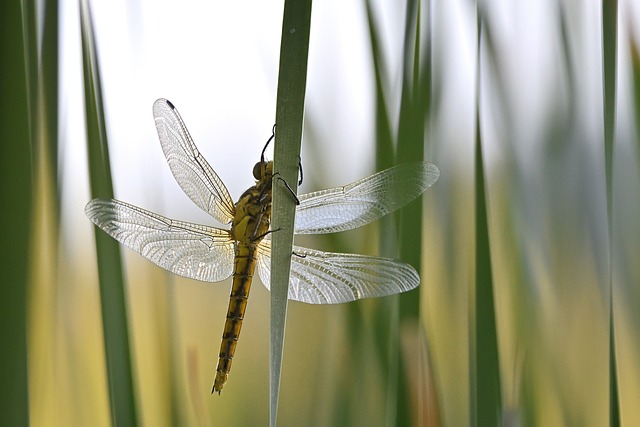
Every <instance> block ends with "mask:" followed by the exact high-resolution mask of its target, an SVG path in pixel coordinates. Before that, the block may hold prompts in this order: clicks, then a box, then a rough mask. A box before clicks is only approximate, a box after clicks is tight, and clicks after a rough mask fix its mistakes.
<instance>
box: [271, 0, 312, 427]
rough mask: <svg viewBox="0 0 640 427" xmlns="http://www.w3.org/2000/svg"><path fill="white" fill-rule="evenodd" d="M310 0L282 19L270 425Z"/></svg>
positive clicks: (291, 5) (288, 7)
mask: <svg viewBox="0 0 640 427" xmlns="http://www.w3.org/2000/svg"><path fill="white" fill-rule="evenodd" d="M310 24H311V0H301V1H300V0H299V1H296V0H287V1H286V2H285V4H284V16H283V20H282V40H281V42H280V71H279V75H278V94H277V104H276V138H275V139H276V140H275V146H274V155H273V157H274V169H275V172H276V173H277V174H278V175H277V178H276V179H274V185H273V215H272V218H273V221H272V227H271V228H272V230H277V231H276V232H275V233H273V237H272V240H273V245H272V247H273V253H272V258H271V348H270V355H271V357H270V372H271V378H270V384H271V387H270V414H271V415H270V425H271V426H275V425H276V419H277V412H278V395H279V390H280V371H281V366H282V353H283V348H284V328H285V322H286V315H287V295H288V289H289V271H290V268H291V253H292V245H293V224H294V216H295V208H296V205H295V202H294V201H295V198H294V195H293V194H291V192H292V191H293V192H296V190H297V186H298V166H299V161H300V144H301V140H302V119H303V114H304V98H305V89H306V83H307V59H308V52H309V30H310Z"/></svg>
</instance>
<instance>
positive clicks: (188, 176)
mask: <svg viewBox="0 0 640 427" xmlns="http://www.w3.org/2000/svg"><path fill="white" fill-rule="evenodd" d="M153 117H154V118H155V121H156V129H157V130H158V137H160V144H161V145H162V151H163V152H164V155H165V157H166V158H167V163H169V167H170V168H171V172H172V173H173V176H174V177H175V179H176V181H178V184H179V185H180V187H181V188H182V190H183V191H184V192H185V193H186V194H187V196H189V198H191V200H193V202H194V203H195V204H196V205H198V206H199V207H200V208H201V209H202V210H204V211H205V212H209V214H211V216H213V217H214V218H215V219H216V220H217V221H219V222H220V223H221V224H228V223H229V222H231V219H232V218H233V212H234V204H233V199H231V196H230V195H229V191H228V190H227V187H225V185H224V183H223V182H222V180H221V179H220V177H218V175H217V174H216V173H215V172H214V170H213V169H212V168H211V166H210V165H209V163H208V162H207V160H206V159H205V158H204V157H203V156H202V154H200V152H199V151H198V148H197V147H196V145H195V144H194V143H193V139H191V135H189V131H188V130H187V127H186V125H185V124H184V122H183V121H182V118H181V117H180V114H178V110H176V108H175V107H174V106H173V104H172V103H171V102H169V101H168V100H166V99H158V100H157V101H156V102H155V103H154V104H153Z"/></svg>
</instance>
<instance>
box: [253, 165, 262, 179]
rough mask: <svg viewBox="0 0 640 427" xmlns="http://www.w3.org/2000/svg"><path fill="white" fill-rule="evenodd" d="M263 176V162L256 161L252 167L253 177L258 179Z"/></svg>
mask: <svg viewBox="0 0 640 427" xmlns="http://www.w3.org/2000/svg"><path fill="white" fill-rule="evenodd" d="M263 176H264V163H263V162H258V163H256V164H255V166H254V167H253V177H254V178H255V179H257V180H258V181H259V180H261V179H262V177H263Z"/></svg>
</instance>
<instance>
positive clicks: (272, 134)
mask: <svg viewBox="0 0 640 427" xmlns="http://www.w3.org/2000/svg"><path fill="white" fill-rule="evenodd" d="M275 136H276V125H275V124H274V125H273V128H271V136H270V137H269V139H267V143H266V144H264V148H263V149H262V154H260V161H261V162H262V163H264V152H265V151H267V147H268V146H269V143H270V142H271V141H272V140H273V138H275Z"/></svg>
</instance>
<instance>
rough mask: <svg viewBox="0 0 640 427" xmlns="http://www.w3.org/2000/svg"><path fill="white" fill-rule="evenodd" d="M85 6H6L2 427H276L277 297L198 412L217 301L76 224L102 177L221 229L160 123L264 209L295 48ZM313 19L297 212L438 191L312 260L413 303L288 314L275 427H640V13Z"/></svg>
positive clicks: (251, 319) (179, 15)
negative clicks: (387, 281)
mask: <svg viewBox="0 0 640 427" xmlns="http://www.w3.org/2000/svg"><path fill="white" fill-rule="evenodd" d="M95 3H96V4H89V2H81V3H80V4H76V3H74V2H62V3H61V4H58V3H57V2H56V1H44V2H39V3H37V4H35V3H32V2H27V1H23V2H19V1H15V0H10V1H4V2H2V3H1V6H0V20H1V21H0V28H1V29H2V36H1V37H0V43H1V44H0V45H1V50H0V81H1V85H0V87H1V92H0V105H1V106H2V108H1V110H0V121H1V122H0V149H1V152H0V162H1V164H0V176H1V177H2V184H1V186H2V193H1V196H2V198H1V200H2V201H3V202H2V208H1V209H0V211H1V212H2V213H1V215H2V218H1V222H2V224H3V230H4V231H3V233H2V236H3V241H2V245H1V247H2V249H1V252H0V254H1V255H0V259H1V260H2V266H3V267H2V268H3V270H2V271H3V279H2V285H1V287H0V301H1V302H0V304H1V306H0V313H1V314H0V336H1V337H2V343H3V344H2V350H1V355H2V358H1V359H0V364H1V365H2V369H1V371H2V374H1V375H2V377H1V378H2V380H3V381H2V383H3V387H2V389H3V391H2V392H0V399H1V400H0V405H2V407H1V408H0V424H1V425H24V424H25V423H26V422H27V419H28V420H29V421H30V424H31V425H34V426H40V425H42V426H51V425H64V426H73V425H77V426H83V425H96V426H98V425H110V424H118V425H135V424H140V425H152V426H162V425H203V426H209V425H213V426H217V425H234V426H235V425H238V426H241V425H247V426H254V425H265V424H266V423H267V420H268V419H269V359H270V356H271V357H272V355H270V350H269V338H268V336H269V327H268V326H267V325H268V324H269V319H270V316H269V293H268V292H267V291H266V290H265V289H264V288H262V287H260V286H255V287H254V288H253V290H252V296H251V302H250V304H249V308H248V313H247V318H246V321H245V325H244V328H243V333H242V338H241V342H240V344H239V347H238V352H237V355H236V356H237V357H236V359H235V360H234V365H233V370H232V372H231V375H230V379H229V383H228V384H227V386H226V387H225V390H224V392H223V393H222V396H210V395H209V390H210V385H211V381H212V379H213V373H214V369H215V363H216V354H217V350H218V345H219V338H220V331H221V328H222V325H223V319H224V313H225V310H226V305H227V298H228V283H224V284H215V285H210V284H202V283H197V282H194V281H190V280H186V279H182V278H179V277H175V276H172V275H170V274H168V273H165V272H163V271H161V270H159V269H158V268H156V267H154V266H152V265H150V264H149V263H147V262H146V261H145V260H144V259H141V257H138V256H137V255H136V254H132V253H130V252H128V251H123V252H122V257H123V259H124V261H125V262H124V267H122V268H121V267H120V266H119V264H120V262H119V260H120V255H118V254H117V252H114V251H117V247H116V246H115V245H114V246H113V247H111V248H106V249H104V248H103V249H100V248H99V249H98V251H97V253H98V256H96V252H94V249H93V248H95V247H96V245H95V243H94V239H93V236H94V234H93V233H92V228H91V225H90V223H89V221H88V220H87V219H86V218H84V215H83V211H82V209H83V206H84V204H85V203H86V202H87V201H88V200H89V199H90V198H91V196H90V191H89V182H90V181H91V182H92V184H91V187H92V192H93V194H94V195H98V194H103V195H104V194H105V192H107V193H108V192H109V188H108V187H109V186H110V185H111V178H110V177H109V175H110V174H111V175H112V177H113V182H114V189H115V195H116V197H118V198H120V199H123V200H126V201H129V202H132V203H134V204H137V205H141V206H144V207H146V208H148V209H150V210H154V211H156V212H160V213H163V214H165V215H168V216H171V217H179V218H180V219H186V220H191V221H194V222H207V221H209V220H208V219H207V217H206V216H203V214H202V213H198V212H196V210H189V209H192V208H189V207H188V206H186V205H188V204H190V202H189V200H188V199H187V198H186V197H184V196H182V195H180V193H179V190H176V189H177V186H176V185H175V184H174V183H173V182H172V178H171V177H170V175H169V173H168V168H167V167H166V165H165V164H164V160H163V158H162V155H161V154H160V150H158V149H157V148H158V144H157V141H156V135H155V131H154V130H153V122H152V120H151V116H150V114H149V111H150V106H151V104H152V102H153V100H155V99H156V98H158V97H161V96H166V97H169V98H170V99H172V100H173V101H174V103H175V104H176V105H177V106H178V108H180V110H181V113H182V115H183V118H185V120H186V122H187V125H188V126H189V129H190V130H191V133H192V135H193V136H194V138H195V140H196V142H197V143H198V144H199V147H201V148H202V151H203V153H204V154H205V157H207V158H208V159H209V161H210V163H211V164H212V165H213V167H214V168H215V169H216V170H217V171H219V173H220V175H221V177H222V178H223V179H224V180H225V182H227V183H228V185H229V188H230V190H231V193H232V194H233V195H234V196H235V197H237V196H238V195H239V194H240V193H241V191H242V188H243V187H245V188H246V187H247V186H248V185H250V177H249V173H250V170H251V166H252V165H253V163H255V161H256V160H257V158H258V155H259V149H260V148H261V147H262V144H263V141H264V140H266V138H267V137H268V136H269V130H270V129H271V125H272V122H273V120H274V119H273V118H274V117H275V102H276V81H277V73H278V71H279V70H278V68H277V63H278V62H277V57H278V55H277V48H275V49H272V50H269V49H266V50H265V52H267V53H264V55H263V56H262V57H260V54H256V52H261V49H263V48H266V47H268V46H271V44H273V43H271V42H272V41H274V40H275V41H278V40H279V39H280V35H279V32H280V30H281V28H282V20H281V19H282V4H280V3H279V4H270V5H268V9H265V10H261V9H259V8H260V7H265V6H264V4H263V2H260V4H258V2H256V4H255V5H254V6H255V9H251V8H248V7H247V6H243V8H239V7H240V6H238V7H237V8H236V9H233V8H232V9H230V10H224V11H222V10H221V9H220V8H221V7H222V6H218V5H217V4H216V5H214V9H213V11H211V10H207V14H204V13H201V11H200V10H199V9H198V2H196V3H194V4H186V3H185V5H184V7H183V6H178V5H175V4H172V5H168V4H164V3H162V2H157V4H156V3H154V4H153V5H152V6H149V5H148V4H146V3H145V2H139V3H138V2H137V3H128V2H125V5H123V4H120V3H117V2H112V4H114V5H116V6H114V7H113V8H114V10H116V12H113V11H111V12H113V13H108V12H109V10H108V8H106V7H105V5H104V4H101V3H100V4H97V3H99V2H95ZM320 3H321V2H316V4H314V5H313V10H312V13H311V16H312V24H311V36H310V42H309V55H310V59H309V68H308V75H306V76H297V77H296V76H294V77H293V79H297V81H298V83H299V82H300V81H304V80H305V78H306V79H307V101H306V117H305V119H304V138H303V152H302V158H303V165H304V170H305V184H304V187H303V189H302V191H305V192H306V191H311V190H315V189H320V188H324V187H329V186H334V185H340V184H344V183H347V182H350V181H352V180H355V179H357V178H360V177H362V176H364V175H366V174H368V173H371V172H372V171H373V169H375V168H377V169H382V168H385V167H388V166H389V165H391V164H394V163H399V162H405V161H410V160H413V159H425V160H428V161H431V162H432V163H434V164H436V165H437V166H438V167H439V168H440V170H441V177H440V179H439V181H438V182H437V183H436V185H435V186H434V187H433V188H432V189H431V190H429V191H428V192H427V193H426V194H425V196H424V197H423V200H422V203H417V204H414V205H412V206H410V207H408V208H407V209H405V210H404V211H403V213H402V214H401V215H398V216H397V218H395V219H388V220H385V221H382V225H380V224H376V225H372V226H368V227H367V228H366V229H364V230H357V231H353V232H348V233H342V234H340V235H335V236H327V237H323V238H318V239H316V240H306V241H298V243H302V244H305V245H309V246H313V247H317V248H320V249H328V250H338V251H344V252H356V253H382V254H384V255H388V256H395V257H398V258H401V259H403V260H406V261H408V262H411V263H412V264H414V265H415V266H416V267H417V268H418V269H419V271H420V273H421V277H422V283H421V286H420V288H419V289H418V290H416V291H412V292H410V293H407V294H405V295H402V296H398V297H391V298H385V299H381V300H369V301H361V302H356V303H353V304H347V305H341V306H327V307H323V306H307V305H303V304H297V303H292V304H290V305H289V308H288V313H287V320H288V321H287V328H286V341H285V348H284V357H283V365H282V380H281V389H280V400H279V414H278V424H279V425H282V426H298V425H313V426H323V425H326V426H335V425H349V426H357V425H362V426H372V425H373V426H377V425H389V426H392V425H399V426H405V425H447V426H460V425H493V424H497V423H502V424H505V425H545V426H549V425H576V426H590V425H593V426H602V425H607V424H610V425H618V424H620V423H621V424H624V425H637V424H639V423H640V408H639V407H638V406H637V405H636V404H635V403H636V402H637V401H638V400H639V399H640V371H639V369H638V367H639V366H640V359H639V356H638V355H639V354H640V352H639V351H638V350H639V347H640V327H639V326H638V325H640V319H639V318H638V313H640V310H639V308H640V291H639V288H638V285H639V284H640V268H639V267H638V265H639V264H638V263H637V258H638V254H639V253H640V252H639V249H640V247H639V242H640V197H639V196H638V195H639V194H640V173H639V171H640V151H639V148H640V147H639V145H638V141H639V140H640V139H639V138H638V133H637V132H638V129H639V128H640V127H639V125H640V109H639V108H638V106H639V105H640V50H639V48H638V46H640V32H639V31H638V28H639V25H640V20H639V19H640V10H639V9H638V5H636V4H634V2H620V3H618V2H615V1H604V2H603V3H602V4H593V3H587V2H577V3H576V2H573V3H571V2H562V1H550V2H546V3H544V4H542V2H540V4H536V5H528V6H524V5H520V4H519V3H517V2H502V3H500V4H497V3H492V4H490V5H489V4H487V5H484V4H483V3H480V4H476V3H473V2H466V1H458V2H443V3H446V4H439V3H429V2H417V1H408V2H406V3H398V2H385V1H373V0H371V1H365V0H363V2H360V3H358V6H353V5H349V6H348V8H351V9H349V10H350V11H351V12H353V11H354V10H355V12H356V13H355V14H353V13H346V11H347V10H346V9H345V11H344V12H345V13H342V12H343V11H342V10H341V9H340V8H341V7H343V4H342V3H340V2H338V3H331V2H324V3H322V4H320ZM534 3H538V2H534ZM89 5H91V6H95V9H93V10H90V8H89ZM344 7H347V6H344ZM157 10H165V11H168V12H167V13H170V14H171V15H165V17H166V16H170V18H166V19H168V20H166V21H165V20H163V19H160V18H159V16H160V15H155V13H156V12H157ZM69 11H71V12H69ZM202 15H204V16H202ZM337 15H340V16H337ZM343 15H344V16H346V17H348V19H351V21H345V20H344V19H345V18H344V16H343ZM224 21H231V27H230V28H232V29H233V31H230V30H228V29H227V30H226V31H228V32H227V33H223V34H221V35H219V36H218V37H212V36H211V34H212V33H209V31H215V29H216V28H221V27H222V26H223V24H224ZM210 28H212V29H210ZM225 28H227V27H225ZM132 29H135V31H133V30H132ZM290 30H291V29H290ZM70 33H73V34H76V37H77V38H76V39H71V38H70V37H69V34H70ZM81 36H82V37H81ZM127 36H131V37H130V38H127ZM112 39H113V40H112ZM70 40H76V42H75V44H74V42H73V41H70ZM172 43H175V44H172ZM256 46H257V47H256ZM69 52H75V56H73V55H71V56H70V54H69ZM268 55H272V56H273V58H271V57H270V56H269V57H268V59H265V58H266V57H267V56H268ZM69 58H72V59H71V60H70V59H69ZM73 58H75V59H73ZM149 58H153V59H154V61H156V62H152V65H151V66H149V65H146V62H145V61H146V60H147V59H149ZM247 58H249V60H255V61H256V62H255V63H254V66H253V67H250V66H248V65H247V64H248V62H243V61H247ZM132 59H133V60H132ZM136 60H139V61H138V62H136ZM201 61H202V62H201ZM207 61H208V62H207ZM260 61H263V68H260V67H259V66H255V64H260ZM249 63H250V62H249ZM203 64H204V65H203ZM264 64H267V65H264ZM273 64H275V66H272V65H273ZM286 66H287V63H284V64H282V65H281V67H286ZM145 67H149V68H145ZM73 69H75V70H76V71H75V73H77V74H73V75H74V76H77V78H76V80H73V79H71V78H70V75H71V74H72V73H70V72H69V70H73ZM143 69H144V70H152V71H150V72H147V71H140V70H143ZM155 74H158V75H160V76H161V79H164V86H163V85H161V84H159V83H157V81H155V80H154V79H155V78H156V77H157V76H156V75H155ZM79 81H81V82H83V84H82V85H80V84H79ZM256 81H263V82H267V83H265V84H264V86H267V87H269V89H268V90H266V91H265V92H264V93H260V92H259V91H258V90H256V87H257V86H255V84H256V83H255V82H256ZM188 82H191V83H193V82H196V83H195V85H194V86H193V87H197V88H198V89H196V90H194V89H193V87H192V86H188V88H189V89H187V83H188ZM74 85H75V86H74ZM123 85H124V88H125V89H123V87H122V86H123ZM74 88H76V89H74ZM127 88H128V89H127ZM229 88H231V92H225V90H229ZM80 89H81V90H82V91H83V92H82V94H81V95H78V92H77V90H80ZM186 91H190V95H189V96H191V97H193V98H192V99H190V98H188V97H187V95H185V94H184V92H186ZM175 98H178V100H180V102H176V100H175ZM74 99H75V100H76V101H77V100H78V99H81V100H82V101H81V103H80V104H81V105H83V108H81V109H80V108H77V107H74V105H77V103H76V104H74V103H73V100H74ZM261 100H262V101H261ZM264 100H266V101H264ZM260 102H265V103H267V104H268V105H270V107H268V108H267V109H266V110H265V109H262V110H260V109H259V108H258V107H256V105H260ZM126 115H129V116H131V120H132V123H133V125H129V124H126V123H128V122H125V121H123V118H122V117H123V116H126ZM125 124H126V125H125ZM294 127H295V126H294ZM78 133H80V134H81V136H80V138H79V140H80V141H81V144H77V143H76V142H75V141H77V140H78ZM210 141H214V142H210ZM240 141H245V142H244V143H242V142H240ZM246 141H249V142H246ZM363 141H364V142H363ZM243 144H245V145H243ZM110 154H111V156H110ZM87 159H89V160H87ZM89 164H90V165H91V166H90V168H89V169H88V165H89ZM87 170H90V174H88V173H87ZM90 175H91V178H89V176H90ZM100 176H101V178H100ZM99 179H103V180H104V182H103V183H102V184H100V183H99V181H96V180H99ZM183 206H186V207H183ZM198 215H201V216H198ZM96 238H97V239H100V233H98V234H97V235H96ZM111 243H112V242H111ZM98 244H99V245H100V244H101V243H100V242H98ZM102 244H106V245H109V242H107V241H105V242H102ZM105 251H106V252H105ZM105 253H108V254H110V255H104V254H105ZM98 265H99V266H100V267H99V269H98V267H97V266H98ZM99 270H100V272H101V278H100V280H98V271H99ZM105 275H106V276H107V277H105ZM120 278H121V279H120ZM103 337H106V338H103ZM127 343H128V344H129V345H128V346H129V348H128V349H127Z"/></svg>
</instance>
